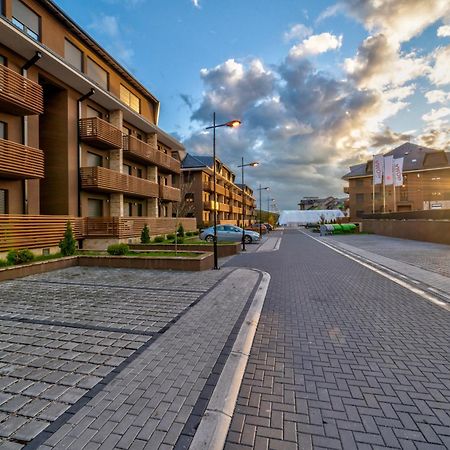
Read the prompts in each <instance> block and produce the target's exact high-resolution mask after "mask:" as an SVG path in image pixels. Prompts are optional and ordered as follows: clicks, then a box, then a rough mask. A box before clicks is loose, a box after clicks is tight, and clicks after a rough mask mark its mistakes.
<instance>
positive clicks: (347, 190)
mask: <svg viewBox="0 0 450 450" xmlns="http://www.w3.org/2000/svg"><path fill="white" fill-rule="evenodd" d="M349 193H350V190H349V187H348V186H344V194H349Z"/></svg>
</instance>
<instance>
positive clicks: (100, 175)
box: [80, 167, 159, 198]
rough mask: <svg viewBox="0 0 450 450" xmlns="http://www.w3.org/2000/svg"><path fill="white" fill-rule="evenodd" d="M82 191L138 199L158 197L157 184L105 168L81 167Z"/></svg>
mask: <svg viewBox="0 0 450 450" xmlns="http://www.w3.org/2000/svg"><path fill="white" fill-rule="evenodd" d="M80 174H81V187H82V189H85V190H89V191H97V192H122V193H126V194H131V195H134V196H138V197H148V198H150V197H154V198H156V197H158V196H159V187H158V184H157V183H154V182H153V181H150V180H145V179H144V178H138V177H133V176H131V175H126V174H124V173H120V172H117V171H115V170H111V169H107V168H106V167H82V168H81V169H80Z"/></svg>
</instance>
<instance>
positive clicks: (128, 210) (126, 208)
mask: <svg viewBox="0 0 450 450" xmlns="http://www.w3.org/2000/svg"><path fill="white" fill-rule="evenodd" d="M123 214H124V216H125V217H131V216H132V215H133V203H131V202H125V203H124V205H123Z"/></svg>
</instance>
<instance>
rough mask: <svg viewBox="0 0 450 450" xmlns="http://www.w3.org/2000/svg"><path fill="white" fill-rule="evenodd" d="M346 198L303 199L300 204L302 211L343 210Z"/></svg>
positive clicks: (299, 207)
mask: <svg viewBox="0 0 450 450" xmlns="http://www.w3.org/2000/svg"><path fill="white" fill-rule="evenodd" d="M344 202H345V199H344V198H336V197H332V196H330V197H325V198H319V197H303V198H302V199H301V200H300V203H299V204H298V209H299V210H300V211H307V210H314V209H343V208H344Z"/></svg>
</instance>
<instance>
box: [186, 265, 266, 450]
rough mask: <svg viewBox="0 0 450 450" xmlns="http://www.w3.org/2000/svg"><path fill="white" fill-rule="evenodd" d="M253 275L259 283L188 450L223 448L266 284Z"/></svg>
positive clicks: (218, 449)
mask: <svg viewBox="0 0 450 450" xmlns="http://www.w3.org/2000/svg"><path fill="white" fill-rule="evenodd" d="M253 270H255V269H253ZM255 271H256V270H255ZM257 272H260V273H262V280H261V282H260V283H259V286H258V288H257V290H256V293H255V296H254V298H253V301H252V304H251V305H250V308H249V310H248V312H247V315H246V317H245V320H244V322H243V324H242V326H241V329H240V330H239V334H238V336H237V338H236V341H235V343H234V345H233V348H232V350H231V353H230V355H229V357H228V359H227V362H226V363H225V366H224V368H223V370H222V373H221V375H220V378H219V381H218V382H217V385H216V387H215V389H214V392H213V394H212V396H211V399H210V401H209V403H208V407H207V408H206V411H205V414H204V415H203V418H202V420H201V422H200V425H199V426H198V429H197V431H196V433H195V435H194V438H193V440H192V443H191V445H190V447H189V448H190V449H192V450H222V449H223V447H224V445H225V440H226V437H227V434H228V429H229V428H230V424H231V418H232V416H233V412H234V408H235V406H236V402H237V398H238V394H239V389H240V387H241V383H242V379H243V378H244V372H245V368H246V367H247V361H248V358H249V356H250V350H251V348H252V344H253V338H254V337H255V333H256V328H257V326H258V323H259V319H260V316H261V310H262V307H263V305H264V300H265V298H266V294H267V289H268V287H269V283H270V275H269V274H268V273H267V272H261V271H260V270H257Z"/></svg>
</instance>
